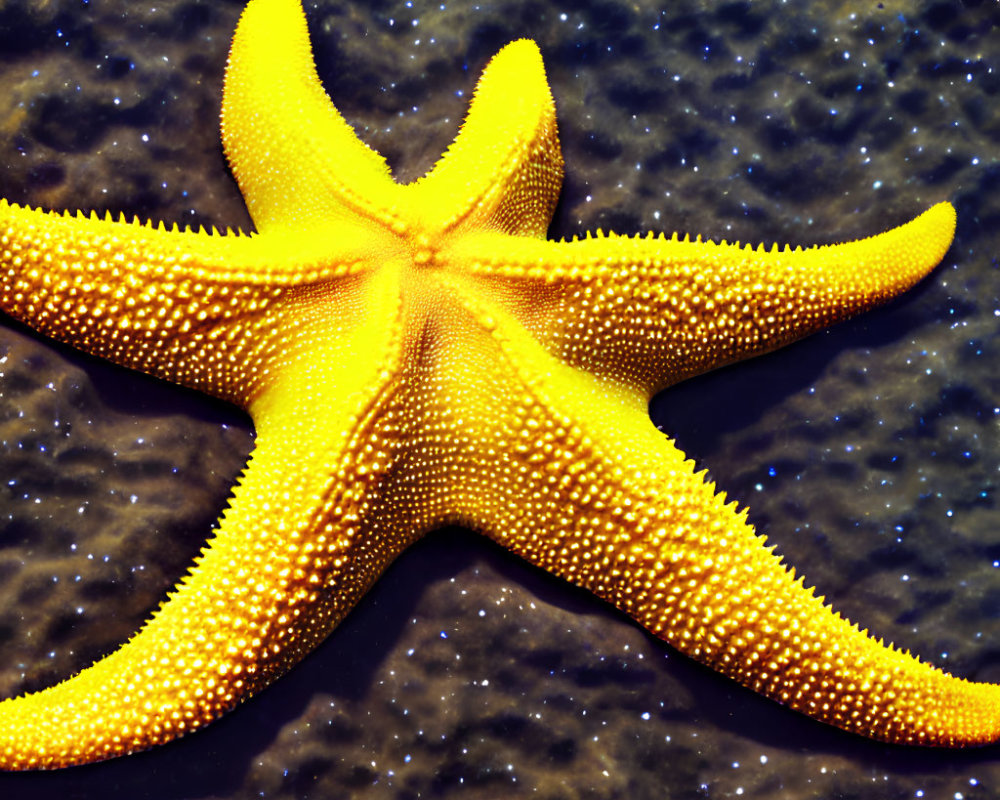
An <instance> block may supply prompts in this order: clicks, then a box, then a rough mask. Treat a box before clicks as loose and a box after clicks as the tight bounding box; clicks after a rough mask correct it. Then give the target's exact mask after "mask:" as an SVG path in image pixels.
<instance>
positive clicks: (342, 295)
mask: <svg viewBox="0 0 1000 800" xmlns="http://www.w3.org/2000/svg"><path fill="white" fill-rule="evenodd" d="M222 119H223V122H222V136H223V142H224V145H225V150H226V154H227V156H228V158H229V162H230V164H231V166H232V170H233V173H234V174H235V176H236V178H237V181H238V183H239V185H240V188H241V190H242V192H243V195H244V197H245V198H246V202H247V206H248V208H249V210H250V213H251V215H252V217H253V220H254V223H255V225H256V227H257V232H256V233H255V234H252V235H243V234H227V235H224V236H223V235H218V234H217V233H214V232H213V233H206V232H192V231H187V230H185V231H179V230H177V229H176V228H174V229H173V230H166V229H165V228H164V227H163V225H162V224H161V225H159V226H157V227H154V226H152V225H150V224H140V223H139V222H138V221H136V222H133V223H128V222H125V221H124V220H122V221H120V222H114V221H112V220H110V219H107V220H101V219H98V218H97V217H96V216H93V215H92V216H90V217H87V216H85V215H82V214H81V215H77V216H72V215H68V214H66V215H64V214H57V213H52V212H43V211H39V210H33V209H28V208H21V207H18V206H16V205H13V204H8V203H6V202H5V201H4V202H0V306H2V308H3V310H5V311H6V312H7V313H9V314H11V315H12V316H14V317H16V318H18V319H20V320H23V321H24V322H26V323H28V324H30V325H32V326H33V327H35V328H36V329H38V330H39V331H41V332H44V333H47V334H49V335H52V336H54V337H56V338H58V339H60V340H62V341H65V342H69V343H71V344H73V345H75V346H77V347H80V348H81V349H84V350H86V351H88V352H90V353H93V354H96V355H99V356H102V357H104V358H108V359H110V360H112V361H115V362H117V363H119V364H123V365H126V366H129V367H133V368H136V369H140V370H143V371H145V372H149V373H151V374H153V375H157V376H160V377H162V378H165V379H167V380H171V381H175V382H178V383H181V384H184V385H186V386H189V387H193V388H196V389H199V390H202V391H204V392H207V393H209V394H212V395H215V396H217V397H221V398H224V399H226V400H229V401H232V402H234V403H237V404H239V405H240V406H242V407H243V408H245V409H247V410H248V411H249V413H250V414H251V416H252V418H253V421H254V424H255V427H256V431H257V441H256V447H255V450H254V452H253V455H252V457H251V459H250V462H249V464H248V465H247V468H246V471H245V472H244V474H243V476H242V477H241V479H240V481H239V484H238V485H237V487H236V488H235V490H234V493H233V498H232V501H231V503H230V506H229V507H228V508H227V509H226V511H225V512H224V514H223V516H222V519H221V522H220V525H219V529H218V531H217V534H216V535H215V537H214V538H213V539H212V540H211V542H210V544H209V546H208V547H207V548H206V549H205V550H204V552H203V554H202V555H201V556H200V557H199V558H198V559H197V561H196V563H195V565H194V566H193V568H192V569H191V571H190V573H189V574H188V575H187V576H185V577H184V578H183V579H182V580H181V581H180V583H179V584H178V586H177V588H176V590H175V591H174V592H173V593H172V594H171V595H170V596H169V597H168V598H167V600H166V601H165V602H164V603H163V605H162V606H161V607H160V609H159V610H158V611H157V612H156V613H155V614H154V615H153V616H152V618H151V619H150V620H149V621H148V622H147V623H146V624H145V625H144V627H143V628H142V629H141V630H140V631H139V633H138V634H137V635H136V636H135V637H134V638H133V639H132V640H131V641H129V642H128V643H127V644H126V645H124V646H123V647H122V648H121V649H120V650H119V651H117V652H116V653H114V654H112V655H110V656H108V657H107V658H104V659H102V660H100V661H99V662H97V663H96V664H94V665H93V666H92V667H89V668H88V669H85V670H83V671H82V672H81V673H80V674H79V675H77V676H75V677H73V678H70V679H69V680H67V681H65V682H63V683H61V684H59V685H57V686H54V687H52V688H49V689H46V690H44V691H41V692H38V693H36V694H31V695H26V696H24V697H19V698H16V699H11V700H6V701H4V702H2V703H0V766H2V767H4V768H6V769H33V768H49V767H60V766H67V765H71V764H79V763H84V762H90V761H96V760H99V759H103V758H109V757H112V756H116V755H122V754H126V753H130V752H133V751H136V750H140V749H143V748H146V747H150V746H152V745H154V744H159V743H162V742H166V741H169V740H170V739H173V738H175V737H177V736H180V735H182V734H185V733H188V732H190V731H191V730H194V729H196V728H198V727H200V726H202V725H204V724H206V723H208V722H210V721H211V720H213V719H215V718H216V717H218V716H219V715H220V714H222V713H224V712H225V711H227V710H229V709H231V708H232V707H233V706H235V705H236V704H237V703H239V702H240V701H241V700H243V699H245V698H246V697H248V696H250V695H251V694H253V693H254V692H255V691H257V690H259V689H261V688H263V687H264V686H266V685H267V684H268V683H270V682H271V681H273V680H274V679H275V678H277V677H278V676H279V675H281V674H282V673H284V672H285V671H286V670H287V669H288V668H289V667H291V666H292V665H293V664H295V663H296V662H297V661H298V660H300V659H301V658H302V657H304V656H305V655H306V654H307V653H308V652H309V651H310V650H311V649H312V648H313V647H315V646H316V644H317V643H319V642H320V641H321V640H322V639H323V638H324V637H325V636H326V635H327V634H328V633H329V632H330V631H331V630H332V629H333V628H334V627H335V626H336V625H337V623H338V622H339V621H340V620H341V619H342V618H343V617H344V615H345V614H346V613H347V612H348V611H349V610H350V608H351V607H352V606H353V604H354V603H355V602H356V601H357V600H358V598H359V597H361V596H362V595H363V594H364V592H365V591H366V590H367V589H368V587H369V586H371V584H372V583H373V581H375V580H376V578H377V577H378V575H379V574H380V573H381V571H382V570H383V569H384V568H385V567H386V565H387V564H388V563H389V562H390V561H391V560H392V559H393V558H395V556H397V555H398V554H399V553H400V552H401V551H402V550H403V549H405V548H406V547H407V546H408V545H410V544H411V543H412V542H413V541H414V540H416V539H417V538H418V537H419V536H421V535H422V534H423V533H425V532H426V531H428V530H430V529H432V528H435V527H437V526H441V525H445V524H450V523H459V524H463V525H466V526H467V527H470V528H473V529H475V530H478V531H481V532H483V533H485V534H486V535H488V536H490V537H491V538H493V539H495V540H496V541H498V542H500V543H501V544H503V545H505V546H506V547H508V548H510V549H511V550H513V551H514V552H516V553H518V554H520V555H522V556H524V557H525V558H526V559H528V560H529V561H531V562H533V563H535V564H537V565H539V566H542V567H544V568H545V569H547V570H549V571H551V572H553V573H555V574H557V575H561V576H563V577H564V578H566V579H567V580H570V581H573V582H574V583H577V584H579V585H581V586H584V587H586V588H588V589H590V590H591V591H593V592H595V593H596V594H597V595H599V596H600V597H602V598H605V599H606V600H608V601H609V602H611V603H613V604H615V605H616V606H618V607H619V608H621V609H622V610H624V611H625V612H626V613H628V614H629V615H630V616H632V617H633V618H634V619H635V620H636V621H638V622H639V623H641V624H642V625H644V626H645V627H646V628H648V629H649V630H650V631H652V632H653V633H655V634H656V635H657V636H660V637H661V638H663V639H664V640H666V641H667V642H669V643H670V644H672V645H673V646H675V647H676V648H678V649H679V650H681V651H683V652H684V653H687V654H688V655H690V656H691V657H693V658H696V659H698V660H699V661H702V662H704V663H705V664H708V665H710V666H711V667H713V668H715V669H717V670H719V671H721V672H723V673H725V674H727V675H729V676H731V677H733V678H735V679H736V680H738V681H739V682H741V683H743V684H744V685H746V686H749V687H751V688H753V689H755V690H756V691H759V692H761V693H763V694H765V695H767V696H769V697H773V698H775V699H777V700H779V701H781V702H783V703H786V704H787V705H789V706H791V707H792V708H795V709H797V710H799V711H802V712H804V713H806V714H809V715H810V716H813V717H815V718H817V719H820V720H823V721H825V722H828V723H831V724H834V725H837V726H840V727H842V728H844V729H846V730H849V731H854V732H857V733H860V734H863V735H866V736H872V737H875V738H878V739H883V740H887V741H892V742H899V743H912V744H934V745H965V744H979V743H984V742H989V741H993V740H995V739H996V738H997V736H998V735H1000V714H998V712H1000V702H998V701H1000V687H997V686H994V685H989V684H975V683H970V682H967V681H964V680H961V679H957V678H953V677H951V676H948V675H946V674H945V673H943V672H940V671H939V670H937V669H935V668H933V667H931V666H929V665H927V664H923V663H920V662H919V661H918V660H917V659H915V658H913V657H912V656H910V655H909V654H907V653H903V652H901V651H899V650H896V649H894V648H891V647H886V646H884V645H883V644H882V643H881V642H878V641H875V640H874V639H872V638H871V637H869V636H868V635H867V634H866V632H863V631H860V630H858V628H857V627H855V626H853V625H851V624H850V623H849V622H847V621H846V620H844V619H842V618H841V617H840V616H839V615H838V614H836V613H835V612H834V611H832V610H831V609H830V608H829V607H828V606H825V605H824V604H823V601H822V599H821V598H817V597H816V596H814V594H813V592H812V591H811V590H809V589H806V588H804V587H803V584H802V581H801V579H796V578H795V576H794V573H793V572H792V571H790V570H788V569H786V568H785V566H783V565H782V564H781V562H780V559H779V558H778V557H776V556H775V555H773V554H772V552H771V550H770V549H769V548H768V547H766V546H765V545H764V541H763V539H762V538H760V537H758V536H757V535H756V534H755V533H754V531H753V529H752V527H751V526H750V525H748V524H747V522H746V515H745V512H740V511H738V510H737V509H736V507H735V503H727V502H726V499H725V497H724V496H723V495H722V494H719V493H717V492H716V490H715V487H714V486H713V485H712V484H711V483H709V482H706V481H705V479H704V475H703V474H702V473H696V472H695V471H694V467H693V465H692V462H690V461H689V460H687V459H685V457H684V455H683V454H682V453H681V452H680V451H679V450H678V449H677V448H676V447H674V445H673V444H672V442H670V441H669V440H668V439H666V438H665V437H663V436H662V435H661V434H660V433H659V432H658V431H657V430H656V429H655V428H654V427H653V426H652V424H651V423H650V421H649V418H648V415H647V410H646V404H647V402H648V400H649V398H650V397H651V396H652V394H653V393H654V392H656V391H657V390H659V389H660V388H662V387H664V386H667V385H669V384H671V383H674V382H676V381H679V380H682V379H684V378H686V377H689V376H691V375H694V374H697V373H700V372H704V371H705V370H708V369H711V368H713V367H716V366H719V365H721V364H725V363H728V362H731V361H733V360H736V359H740V358H745V357H748V356H751V355H754V354H757V353H762V352H766V351H769V350H772V349H774V348H776V347H779V346H781V345H783V344H786V343H787V342H790V341H792V340H794V339H797V338H799V337H801V336H804V335H806V334H808V333H810V332H813V331H816V330H818V329H820V328H823V327H825V326H827V325H830V324H832V323H834V322H836V321H838V320H841V319H844V318H845V317H848V316H850V315H852V314H855V313H857V312H859V311H861V310H864V309H866V308H870V307H871V306H873V305H876V304H878V303H880V302H882V301H884V300H886V299H887V298H889V297H891V296H893V295H895V294H897V293H899V292H902V291H904V290H905V289H907V288H908V287H910V286H911V285H913V284H914V283H915V282H917V281H918V280H920V278H922V277H923V276H924V275H925V274H926V273H927V272H928V271H930V270H931V269H932V268H933V267H934V266H935V265H936V264H937V263H938V262H939V261H940V260H941V258H942V257H943V256H944V253H945V251H946V250H947V249H948V247H949V245H950V243H951V240H952V236H953V232H954V226H955V214H954V210H953V209H952V207H951V206H950V205H948V204H946V203H945V204H940V205H937V206H934V207H933V208H931V209H930V210H929V211H927V212H925V213H924V214H922V215H921V216H920V217H918V218H917V219H915V220H914V221H912V222H910V223H908V224H906V225H904V226H902V227H899V228H896V229H893V230H891V231H888V232H887V233H884V234H881V235H879V236H875V237H873V238H871V239H866V240H863V241H858V242H852V243H849V244H844V245H837V246H832V247H817V248H811V249H807V250H802V249H796V250H794V251H793V250H789V249H787V248H786V249H784V250H779V249H776V248H775V249H772V250H768V251H765V250H764V249H762V248H757V249H754V248H751V247H745V246H740V245H734V244H726V243H724V242H723V243H720V244H716V243H708V242H702V241H700V240H698V241H689V240H687V239H683V240H679V239H678V238H677V237H676V236H675V237H673V238H671V239H666V238H663V237H662V236H659V237H654V236H652V235H650V236H648V237H645V238H629V237H620V236H615V235H603V234H600V233H598V235H597V236H595V237H588V238H586V239H584V240H580V241H572V242H552V241H547V240H546V239H545V234H546V229H547V227H548V224H549V221H550V219H551V216H552V212H553V208H554V206H555V203H556V199H557V196H558V193H559V189H560V184H561V180H562V174H563V172H562V158H561V155H560V150H559V144H558V138H557V134H556V121H555V110H554V107H553V103H552V98H551V96H550V93H549V89H548V86H547V83H546V80H545V74H544V70H543V67H542V62H541V57H540V54H539V52H538V49H537V47H536V46H535V45H534V44H533V43H532V42H530V41H518V42H514V43H513V44H511V45H508V46H507V47H506V48H504V49H503V50H502V51H501V52H500V53H499V54H498V55H497V56H496V57H495V58H494V59H493V61H492V62H491V63H490V65H489V66H488V67H487V69H486V71H485V72H484V74H483V76H482V78H481V80H480V82H479V84H478V86H477V89H476V94H475V98H474V99H473V102H472V106H471V109H470V111H469V115H468V118H467V119H466V121H465V123H464V125H463V127H462V129H461V132H460V133H459V135H458V137H457V138H456V140H455V142H454V143H453V144H452V145H451V147H450V148H449V149H448V151H447V152H446V153H445V155H444V156H443V157H442V158H441V160H440V161H439V162H438V163H437V164H436V165H435V166H434V168H433V169H432V170H431V171H430V172H429V173H428V175H427V176H425V177H424V178H422V179H421V180H419V181H416V182H415V183H412V184H409V185H398V184H396V183H395V182H394V181H393V180H392V178H391V176H390V174H389V170H388V168H387V167H386V165H385V163H384V161H383V160H382V159H381V157H380V156H379V155H378V154H377V153H375V152H373V151H372V150H370V149H369V148H367V147H366V146H365V145H364V144H362V143H361V142H360V141H359V140H358V139H357V137H356V136H355V135H354V133H353V132H352V130H351V129H350V127H349V126H348V125H347V123H346V122H345V121H344V120H343V118H342V117H341V116H340V115H339V113H338V112H337V110H336V109H335V108H334V107H333V105H332V104H331V103H330V101H329V99H328V98H327V96H326V94H325V92H324V91H323V89H322V87H321V84H320V82H319V79H318V77H317V76H316V73H315V67H314V65H313V63H312V56H311V50H310V45H309V38H308V32H307V29H306V24H305V18H304V15H303V12H302V9H301V7H300V5H299V2H298V0H251V2H250V3H249V4H248V5H247V7H246V9H245V11H244V13H243V16H242V18H241V21H240V24H239V27H238V29H237V31H236V34H235V37H234V41H233V46H232V52H231V55H230V60H229V66H228V69H227V73H226V84H225V94H224V100H223V110H222Z"/></svg>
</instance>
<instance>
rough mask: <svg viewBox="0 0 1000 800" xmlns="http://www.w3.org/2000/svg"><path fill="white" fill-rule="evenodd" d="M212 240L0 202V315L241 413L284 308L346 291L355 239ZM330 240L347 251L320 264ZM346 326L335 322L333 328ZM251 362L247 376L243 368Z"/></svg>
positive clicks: (336, 234) (334, 229)
mask: <svg viewBox="0 0 1000 800" xmlns="http://www.w3.org/2000/svg"><path fill="white" fill-rule="evenodd" d="M324 233H325V235H324V236H319V237H306V236H300V237H295V236H292V235H290V234H283V233H273V234H265V235H254V236H247V235H237V234H229V235H225V236H222V235H219V234H218V233H215V234H208V233H206V232H198V233H195V232H192V231H178V230H177V228H176V226H175V227H174V229H173V230H165V229H164V228H163V226H162V224H161V225H160V227H158V228H154V227H152V226H151V225H148V224H147V225H143V224H140V223H139V222H138V220H136V221H135V222H133V223H126V222H124V221H120V222H114V221H112V220H111V219H110V217H109V218H107V219H98V218H97V217H96V215H92V216H91V217H85V216H83V215H77V216H71V215H69V214H58V213H55V212H45V211H40V210H35V209H30V208H23V207H20V206H17V205H13V204H8V203H7V202H6V201H4V200H0V309H2V310H3V311H5V312H6V313H8V314H10V315H11V316H13V317H15V318H17V319H20V320H22V321H24V322H26V323H28V324H30V325H32V327H34V328H35V329H37V330H39V331H41V332H43V333H46V334H48V335H50V336H53V337H54V338H56V339H59V340H60V341H63V342H66V343H68V344H71V345H73V346H75V347H79V348H80V349H82V350H84V351H86V352H88V353H91V354H93V355H97V356H100V357H102V358H107V359H109V360H111V361H114V362H116V363H118V364H121V365H123V366H127V367H131V368H134V369H138V370H142V371H143V372H147V373H150V374H152V375H156V376H158V377H161V378H165V379H167V380H171V381H174V382H177V383H181V384H184V385H186V386H189V387H192V388H195V389H199V390H201V391H205V392H208V393H211V394H214V395H216V396H219V397H222V398H224V399H227V400H232V401H234V402H237V403H240V404H241V405H246V403H247V401H248V398H252V397H253V395H254V394H255V393H256V392H257V391H258V389H259V386H258V384H259V383H260V381H261V380H262V379H263V378H265V377H266V372H267V369H268V367H267V366H266V364H262V362H261V359H263V361H265V362H266V361H267V359H268V358H269V357H270V356H269V354H273V353H274V351H275V337H276V336H277V335H278V333H277V328H276V323H277V321H278V320H279V319H280V317H281V315H283V314H284V315H287V314H288V313H289V308H290V307H291V308H293V310H294V308H295V305H294V304H290V303H288V302H285V303H280V302H279V301H282V300H285V301H287V300H289V299H290V298H291V297H292V296H293V295H295V294H296V293H300V294H301V293H303V292H305V291H307V289H308V286H309V285H311V284H312V283H314V282H316V281H318V280H319V279H320V278H323V279H332V284H331V285H329V286H328V287H327V291H328V292H330V293H333V292H336V291H337V286H338V283H337V282H338V281H348V282H350V281H355V282H356V281H357V276H358V274H359V273H360V272H362V271H363V270H364V268H365V267H366V266H367V265H368V263H369V259H370V256H371V253H370V252H369V250H368V246H367V245H366V244H365V242H368V241H370V237H369V236H367V231H366V230H364V229H359V228H358V227H357V226H352V225H347V224H346V223H344V224H340V225H333V224H331V225H328V226H327V228H326V230H325V231H324ZM330 240H332V241H334V242H337V241H343V242H351V243H353V244H352V245H351V246H349V247H347V246H345V247H344V248H342V249H341V250H340V252H339V255H338V257H336V258H334V257H332V256H330V254H329V252H328V251H329V249H330V246H331V245H330ZM345 324H346V323H345ZM254 362H256V363H257V367H252V366H249V365H250V364H253V363H254Z"/></svg>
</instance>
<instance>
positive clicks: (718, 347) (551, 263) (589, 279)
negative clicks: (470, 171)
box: [451, 203, 955, 398]
mask: <svg viewBox="0 0 1000 800" xmlns="http://www.w3.org/2000/svg"><path fill="white" fill-rule="evenodd" d="M954 230H955V210H954V208H953V207H952V206H951V205H950V204H948V203H940V204H938V205H936V206H934V207H932V208H931V209H929V210H928V211H926V212H924V213H923V214H921V215H920V216H919V217H917V218H916V219H914V220H912V221H911V222H909V223H907V224H905V225H901V226H899V227H897V228H893V229H891V230H889V231H887V232H885V233H882V234H879V235H877V236H873V237H871V238H868V239H862V240H859V241H855V242H849V243H847V244H840V245H829V246H821V247H813V248H809V249H805V250H804V249H801V248H796V249H795V250H791V249H788V248H785V249H783V250H779V249H778V248H777V247H775V248H774V249H772V250H765V249H764V248H763V247H759V248H756V249H754V248H751V247H750V246H744V247H741V246H740V245H738V244H726V243H725V242H723V243H721V244H716V243H711V242H702V241H700V240H698V241H689V240H687V239H684V240H678V238H677V237H676V235H675V236H674V237H673V238H672V239H666V238H664V237H662V236H660V237H653V236H652V235H650V236H648V237H645V238H639V237H636V238H628V237H620V236H615V235H608V236H604V235H602V234H598V236H597V237H596V238H587V239H583V240H576V241H572V242H533V241H529V240H524V239H521V240H518V241H516V242H512V243H509V244H508V243H506V242H505V243H503V244H500V243H499V242H497V241H496V240H491V239H490V237H488V236H484V237H482V238H481V239H480V240H478V241H477V240H476V239H474V238H473V237H468V238H467V239H466V240H465V241H464V242H462V243H460V244H458V245H456V247H455V252H454V253H453V254H452V255H451V258H452V259H453V260H454V261H455V262H457V263H462V264H466V265H468V266H469V269H470V270H472V271H474V272H476V273H478V274H479V275H482V276H483V277H484V278H486V279H487V281H492V282H493V283H494V284H495V283H496V280H495V279H496V278H503V279H504V281H503V282H502V286H503V287H504V289H503V292H505V293H506V295H505V297H504V299H505V301H506V302H507V303H509V304H510V305H512V306H514V307H516V308H517V309H518V315H519V316H520V318H521V320H522V322H523V323H524V324H525V325H526V326H527V327H528V328H529V329H530V330H532V331H533V332H534V333H535V334H536V335H537V336H538V337H539V339H540V340H541V341H543V342H544V343H545V344H546V346H547V347H548V348H549V350H550V351H551V352H553V353H555V354H557V355H558V356H559V357H560V358H561V359H563V360H565V361H567V362H568V363H570V364H573V365H575V366H578V367H580V368H583V369H586V370H589V371H591V372H593V373H595V374H598V375H601V376H603V377H604V378H606V379H608V380H610V381H611V382H618V383H624V384H627V385H630V386H633V387H637V388H638V389H639V391H640V392H641V393H643V394H644V395H645V396H646V397H647V398H648V397H649V396H651V395H652V393H654V392H655V391H657V390H659V389H661V388H663V387H664V386H666V385H669V384H671V383H676V382H678V381H681V380H683V379H685V378H688V377H690V376H692V375H695V374H698V373H701V372H705V371H707V370H710V369H713V368H715V367H718V366H721V365H723V364H727V363H730V362H732V361H736V360H739V359H742V358H746V357H748V356H751V355H757V354H760V353H765V352H768V351H770V350H774V349H776V348H778V347H781V346H783V345H785V344H788V343H789V342H791V341H794V340H795V339H798V338H801V337H803V336H806V335H807V334H810V333H813V332H815V331H817V330H820V329H822V328H826V327H828V326H829V325H831V324H833V323H835V322H838V321H840V320H843V319H846V318H847V317H850V316H853V315H854V314H857V313H859V312H861V311H863V310H865V309H868V308H871V307H873V306H875V305H878V304H879V303H882V302H884V301H886V300H888V299H889V298H891V297H893V296H895V295H897V294H899V293H901V292H903V291H905V290H906V289H907V288H909V287H910V286H912V285H913V284H915V283H916V282H917V281H919V280H920V279H921V278H922V277H923V276H924V275H926V274H927V273H928V272H929V271H930V270H931V269H932V268H933V267H934V266H935V265H936V264H937V263H938V262H939V261H940V260H941V259H942V258H943V257H944V254H945V252H946V251H947V249H948V247H949V246H950V244H951V241H952V237H953V235H954ZM494 291H496V289H494Z"/></svg>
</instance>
